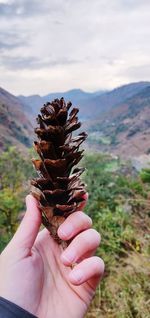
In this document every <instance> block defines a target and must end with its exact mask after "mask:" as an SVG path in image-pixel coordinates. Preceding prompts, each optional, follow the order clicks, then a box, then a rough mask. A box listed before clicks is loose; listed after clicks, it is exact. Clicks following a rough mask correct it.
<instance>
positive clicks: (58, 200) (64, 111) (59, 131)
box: [31, 98, 87, 243]
mask: <svg viewBox="0 0 150 318" xmlns="http://www.w3.org/2000/svg"><path fill="white" fill-rule="evenodd" d="M71 106H72V103H71V102H68V103H67V104H66V103H65V100H64V99H63V98H61V99H60V100H59V99H55V100H54V101H52V102H50V103H49V102H48V103H46V104H44V106H43V107H42V108H41V114H39V115H38V118H37V123H38V125H39V127H38V128H36V129H35V133H36V134H37V137H38V141H35V142H34V148H35V150H36V151H37V153H38V155H39V157H40V159H32V162H33V164H34V166H35V169H36V170H37V172H38V178H36V179H33V180H32V181H31V185H32V186H31V193H32V194H33V196H34V197H35V198H36V199H37V200H38V201H39V207H40V211H41V213H42V222H43V224H44V226H45V227H46V228H47V229H48V230H49V231H50V233H51V235H52V236H53V238H54V239H55V240H56V241H57V242H58V243H61V240H60V239H59V238H58V236H57V230H58V227H59V225H60V224H61V223H62V222H63V221H64V220H65V219H66V218H67V217H68V215H70V214H71V213H73V212H75V211H76V210H78V208H79V205H80V204H81V203H82V202H83V201H84V194H85V193H86V191H85V186H84V183H83V182H82V181H81V180H80V175H81V174H82V172H83V171H84V169H83V168H78V167H75V168H74V166H75V165H77V164H78V162H79V161H80V160H81V158H82V157H83V151H84V150H81V151H80V150H79V146H80V145H81V143H82V142H83V141H84V140H85V139H86V137H87V134H86V133H85V132H82V133H80V134H79V135H78V136H75V137H72V132H73V131H75V130H76V129H78V128H80V126H81V123H80V122H78V117H77V113H78V111H79V110H78V108H73V109H72V111H71V112H70V114H68V113H69V109H70V107H71Z"/></svg>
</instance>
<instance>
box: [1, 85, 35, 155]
mask: <svg viewBox="0 0 150 318" xmlns="http://www.w3.org/2000/svg"><path fill="white" fill-rule="evenodd" d="M32 135H33V128H32V125H31V123H30V121H29V119H28V118H27V116H26V115H25V112H24V106H23V105H22V104H21V102H20V100H19V99H18V98H16V97H15V96H13V95H12V94H10V93H8V92H7V91H6V90H4V89H2V88H0V150H3V149H5V148H6V147H7V146H10V145H15V146H17V147H19V148H20V149H22V150H25V148H26V147H28V146H30V145H31V139H32V138H31V136H32Z"/></svg>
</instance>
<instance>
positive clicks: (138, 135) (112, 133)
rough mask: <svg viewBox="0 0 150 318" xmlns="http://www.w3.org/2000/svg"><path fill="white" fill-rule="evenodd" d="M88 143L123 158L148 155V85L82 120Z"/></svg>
mask: <svg viewBox="0 0 150 318" xmlns="http://www.w3.org/2000/svg"><path fill="white" fill-rule="evenodd" d="M85 129H86V130H88V131H89V145H91V144H92V145H94V144H95V146H96V145H97V148H98V149H99V150H101V151H108V152H113V153H115V154H119V155H121V156H122V157H124V158H127V157H132V156H137V155H139V154H142V153H145V154H150V85H149V86H147V87H145V88H143V89H142V90H141V91H140V92H138V93H137V94H135V95H134V96H132V97H130V98H126V99H125V100H124V101H122V102H121V103H120V104H118V105H117V106H115V107H113V108H111V110H109V111H108V112H105V113H103V114H102V115H101V117H99V118H97V119H96V120H94V121H92V122H91V121H90V122H88V123H86V127H85Z"/></svg>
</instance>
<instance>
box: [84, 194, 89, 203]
mask: <svg viewBox="0 0 150 318" xmlns="http://www.w3.org/2000/svg"><path fill="white" fill-rule="evenodd" d="M88 198H89V194H88V192H86V193H85V194H84V195H83V199H84V200H85V201H87V200H88Z"/></svg>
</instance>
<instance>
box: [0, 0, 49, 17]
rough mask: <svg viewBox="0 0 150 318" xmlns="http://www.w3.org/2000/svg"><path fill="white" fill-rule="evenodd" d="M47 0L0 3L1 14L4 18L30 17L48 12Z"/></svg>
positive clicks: (15, 0) (21, 0)
mask: <svg viewBox="0 0 150 318" xmlns="http://www.w3.org/2000/svg"><path fill="white" fill-rule="evenodd" d="M47 9H48V6H47V5H46V2H44V1H40V0H32V1H30V0H20V1H18V0H14V1H11V2H7V3H0V16H1V17H3V18H7V17H9V18H15V17H28V16H35V15H37V14H40V15H41V14H44V13H46V12H47Z"/></svg>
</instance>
